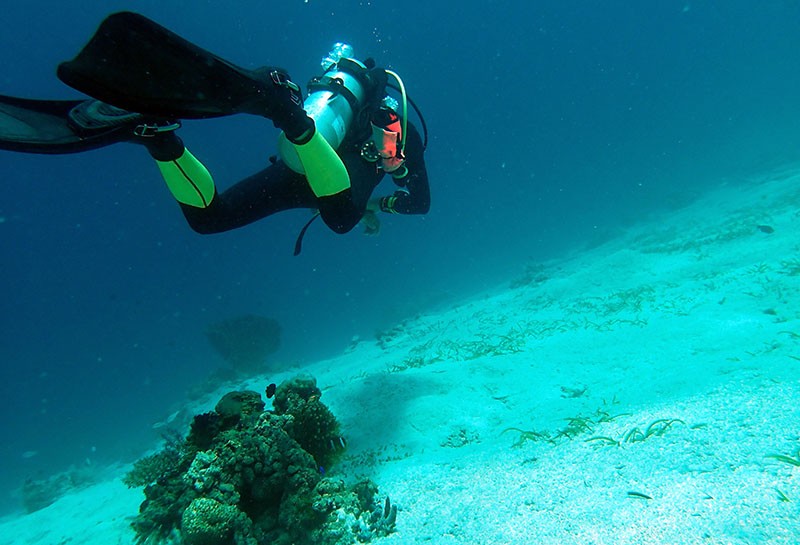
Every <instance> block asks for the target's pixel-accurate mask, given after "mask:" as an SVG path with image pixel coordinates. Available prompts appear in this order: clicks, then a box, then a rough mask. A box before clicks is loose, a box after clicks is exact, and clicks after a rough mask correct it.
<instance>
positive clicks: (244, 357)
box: [206, 314, 281, 374]
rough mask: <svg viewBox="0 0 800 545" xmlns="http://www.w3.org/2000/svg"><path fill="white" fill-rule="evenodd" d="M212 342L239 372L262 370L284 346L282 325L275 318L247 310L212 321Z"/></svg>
mask: <svg viewBox="0 0 800 545" xmlns="http://www.w3.org/2000/svg"><path fill="white" fill-rule="evenodd" d="M206 338H207V339H208V342H209V343H211V346H212V347H213V348H214V350H216V351H217V353H218V354H219V355H220V356H222V358H223V359H224V360H225V361H226V362H228V364H230V366H231V367H232V368H233V370H234V371H236V372H237V373H239V374H242V373H252V372H258V371H262V370H263V367H264V364H265V363H266V361H267V357H268V356H269V355H270V354H272V353H273V352H275V351H276V350H277V349H278V347H279V346H280V340H281V326H280V324H279V323H278V322H277V321H276V320H273V319H271V318H266V317H264V316H258V315H256V314H245V315H243V316H238V317H236V318H231V319H228V320H223V321H221V322H217V323H214V324H211V326H209V327H208V329H207V330H206Z"/></svg>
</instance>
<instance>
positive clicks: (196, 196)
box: [156, 150, 214, 208]
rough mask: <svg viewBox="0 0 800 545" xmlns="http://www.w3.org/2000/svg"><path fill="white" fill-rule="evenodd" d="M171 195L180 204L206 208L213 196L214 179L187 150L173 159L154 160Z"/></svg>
mask: <svg viewBox="0 0 800 545" xmlns="http://www.w3.org/2000/svg"><path fill="white" fill-rule="evenodd" d="M156 164H157V165H158V169H159V170H160V171H161V175H162V176H163V177H164V181H165V182H167V187H168V188H169V190H170V192H171V193H172V196H173V197H175V200H176V201H178V202H179V203H182V204H188V205H189V206H194V207H195V208H206V207H207V206H208V205H209V204H211V199H213V198H214V180H213V178H212V177H211V174H210V173H209V172H208V169H206V167H205V166H204V165H203V163H201V162H200V161H198V160H197V158H195V156H194V155H192V154H191V153H190V152H189V150H184V151H183V154H182V155H181V156H180V157H178V158H177V159H175V160H173V161H156Z"/></svg>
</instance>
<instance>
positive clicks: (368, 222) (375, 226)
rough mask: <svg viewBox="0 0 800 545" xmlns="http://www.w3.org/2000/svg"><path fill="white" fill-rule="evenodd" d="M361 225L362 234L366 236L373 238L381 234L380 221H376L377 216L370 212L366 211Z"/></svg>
mask: <svg viewBox="0 0 800 545" xmlns="http://www.w3.org/2000/svg"><path fill="white" fill-rule="evenodd" d="M361 225H363V226H364V234H365V235H367V236H375V235H378V234H380V232H381V220H380V219H378V214H376V213H375V212H374V211H372V210H367V211H366V212H365V213H364V215H363V216H362V218H361Z"/></svg>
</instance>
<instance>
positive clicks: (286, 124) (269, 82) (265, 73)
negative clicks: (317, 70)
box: [257, 68, 314, 144]
mask: <svg viewBox="0 0 800 545" xmlns="http://www.w3.org/2000/svg"><path fill="white" fill-rule="evenodd" d="M257 73H258V74H259V76H260V78H262V80H263V81H264V84H265V87H266V89H265V91H266V93H267V97H266V98H267V103H266V108H265V110H264V115H265V116H266V117H268V118H270V119H272V123H273V124H274V125H275V126H276V127H277V128H278V129H280V130H282V131H283V132H284V134H286V138H288V139H289V141H290V142H293V143H295V144H305V143H306V142H308V141H309V140H310V139H311V136H313V134H314V120H313V119H311V118H310V117H308V114H307V113H306V111H305V110H304V109H303V92H302V91H301V89H300V87H298V86H297V84H295V83H294V82H292V81H291V80H290V79H289V74H287V73H286V72H285V71H283V70H281V69H279V68H261V69H259V70H258V71H257Z"/></svg>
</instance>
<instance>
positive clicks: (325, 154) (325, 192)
mask: <svg viewBox="0 0 800 545" xmlns="http://www.w3.org/2000/svg"><path fill="white" fill-rule="evenodd" d="M294 148H295V149H296V150H297V156H298V157H299V158H300V163H302V165H303V170H305V172H306V178H307V179H308V185H310V186H311V191H313V192H314V195H316V196H317V197H329V196H331V195H335V194H336V193H340V192H342V191H344V190H345V189H348V188H349V187H350V175H349V174H348V173H347V169H346V168H345V166H344V164H343V163H342V160H341V159H340V158H339V156H338V155H336V151H335V150H334V149H333V148H332V147H331V145H330V144H328V142H327V140H325V138H323V137H322V134H320V132H319V131H315V132H314V135H313V136H312V137H311V140H309V141H308V142H306V143H305V144H294Z"/></svg>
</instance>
